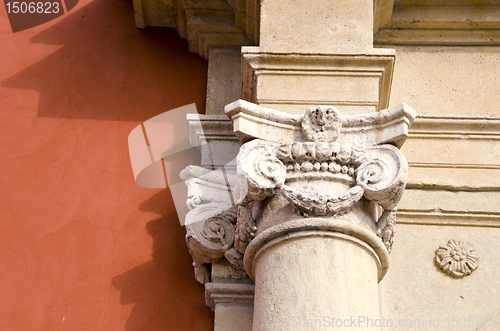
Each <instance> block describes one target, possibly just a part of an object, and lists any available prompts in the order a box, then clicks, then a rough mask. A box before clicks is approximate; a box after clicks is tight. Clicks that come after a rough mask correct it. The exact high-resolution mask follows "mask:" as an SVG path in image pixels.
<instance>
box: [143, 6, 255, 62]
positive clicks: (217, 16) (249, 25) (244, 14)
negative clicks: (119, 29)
mask: <svg viewBox="0 0 500 331" xmlns="http://www.w3.org/2000/svg"><path fill="white" fill-rule="evenodd" d="M259 10H260V5H259V1H258V0H228V1H226V0H203V1H197V0H165V1H161V2H158V1H155V0H134V12H135V22H136V26H137V27H138V28H144V27H146V26H161V27H170V28H176V29H177V32H178V33H179V35H180V36H181V37H182V38H185V39H187V40H188V44H189V50H190V51H191V52H194V53H199V54H200V56H202V57H204V58H208V50H209V48H210V47H228V46H234V47H241V46H244V45H255V44H256V43H257V41H258V38H259V16H260V12H259Z"/></svg>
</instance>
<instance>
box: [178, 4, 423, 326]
mask: <svg viewBox="0 0 500 331" xmlns="http://www.w3.org/2000/svg"><path fill="white" fill-rule="evenodd" d="M260 6H261V8H260V37H259V38H260V43H259V46H257V47H242V52H241V62H242V66H241V83H242V84H241V86H242V88H241V100H238V101H236V102H232V103H230V104H228V105H227V106H226V107H225V113H226V115H227V116H228V117H229V118H230V119H231V121H232V124H233V131H234V134H235V135H236V137H237V138H238V139H239V142H240V143H241V144H242V146H241V148H240V150H239V153H238V157H237V160H236V162H229V163H228V161H229V159H228V158H227V155H226V153H225V151H226V148H225V147H223V148H218V149H215V148H216V146H226V145H223V144H222V143H221V142H220V141H219V140H218V139H219V138H218V137H219V136H220V133H217V134H210V133H209V131H210V130H212V127H213V128H215V127H216V126H217V127H218V126H219V124H217V125H215V122H217V121H220V125H223V124H222V123H223V121H222V120H221V118H219V117H217V118H216V117H213V116H220V115H205V116H202V117H200V118H199V119H200V123H201V124H200V125H199V126H200V127H202V126H205V128H203V130H194V131H193V132H195V131H196V132H198V131H200V132H203V134H202V135H203V136H204V137H205V138H206V140H207V144H206V146H208V147H209V148H205V149H203V148H202V150H201V152H202V156H203V157H202V159H203V160H206V162H205V163H203V161H202V164H203V165H204V166H205V168H206V166H207V165H208V163H211V164H215V163H216V162H219V161H216V160H215V158H217V157H215V156H216V155H218V154H217V153H220V155H221V157H218V159H219V158H220V159H224V162H222V163H220V162H219V164H220V165H223V164H228V165H229V166H227V165H224V166H223V168H224V169H229V168H231V167H232V166H235V167H236V171H235V172H231V171H229V170H228V171H226V170H224V171H223V172H222V173H219V172H216V173H214V172H213V171H208V170H206V169H205V170H200V169H197V170H196V169H195V168H190V169H187V170H185V172H184V179H185V180H186V183H187V184H188V187H189V192H191V193H189V194H190V200H188V202H190V201H192V202H193V204H192V207H193V209H192V211H191V212H190V213H189V214H188V217H187V218H186V220H187V221H186V224H188V223H190V224H189V225H188V226H187V232H188V233H187V242H188V247H189V249H190V252H191V254H192V255H193V259H194V265H195V270H196V276H197V279H198V280H199V281H200V282H201V283H204V284H205V286H206V293H207V303H208V305H209V306H210V307H212V309H214V311H215V312H216V329H217V330H229V329H231V327H232V326H236V325H238V327H240V328H245V327H248V325H249V322H248V320H249V319H248V313H249V312H250V311H251V307H250V306H249V301H250V300H254V305H253V322H252V323H253V330H255V331H267V330H269V331H270V330H272V331H275V330H293V329H294V327H307V329H308V330H321V329H324V328H328V327H336V328H337V329H351V328H358V329H360V330H381V329H382V326H383V322H384V321H383V320H382V318H381V316H380V307H379V298H378V282H379V281H380V280H381V279H382V278H383V277H384V275H385V273H386V272H387V268H388V254H389V252H390V249H391V245H392V236H393V234H394V225H395V207H396V205H397V203H398V202H399V200H400V198H401V195H402V194H403V191H404V187H405V184H406V180H407V171H408V165H407V162H406V160H405V158H404V156H403V155H402V154H401V153H400V151H399V148H400V147H401V146H402V144H403V143H404V141H405V139H406V137H407V135H408V128H409V126H410V125H411V123H412V121H413V120H414V118H415V116H416V115H415V111H414V110H413V109H411V108H410V107H408V106H407V105H404V104H403V105H399V106H396V107H393V108H391V109H386V108H387V106H388V101H389V95H390V86H391V80H392V71H393V68H394V59H395V52H394V51H392V50H386V49H374V48H373V1H372V0H355V1H352V0H332V1H324V0H283V1H277V0H262V1H261V2H260ZM209 58H210V61H211V63H212V67H209V71H210V72H211V73H212V75H210V72H209V84H212V85H213V84H220V83H221V82H222V81H223V80H227V78H229V77H232V78H231V79H232V80H231V81H236V80H237V79H234V73H235V71H234V70H230V71H228V70H225V69H227V68H223V63H225V62H224V61H226V62H227V61H229V62H227V63H233V64H234V62H235V61H237V59H238V56H237V55H236V54H235V53H234V51H233V50H227V49H222V48H221V49H218V50H217V51H214V52H212V51H211V54H210V56H209ZM217 59H224V61H216V60H217ZM219 69H220V70H219ZM226 71H227V72H226ZM218 73H220V75H218ZM219 76H220V77H219ZM233 87H234V84H233ZM220 88H223V85H221V86H219V87H217V88H214V87H213V86H212V87H209V88H208V93H207V98H208V101H210V102H208V101H207V113H210V114H217V113H218V109H220V105H221V102H223V101H224V100H227V99H229V98H230V97H232V96H234V89H230V90H228V91H225V92H227V93H220ZM226 94H227V97H226ZM214 96H223V97H222V98H220V100H219V99H213V98H214ZM214 100H217V102H213V101H214ZM212 109H213V111H212ZM209 116H212V117H210V118H209ZM202 119H203V121H201V120H202ZM209 123H213V124H209ZM217 123H219V122H217ZM217 130H218V129H215V130H214V133H216V131H217ZM210 139H212V140H213V141H214V142H216V144H214V143H210V142H208V140H210ZM202 140H203V139H202ZM231 144H232V146H234V142H231ZM227 146H229V145H227ZM204 150H205V152H204ZM224 155H226V156H224ZM228 155H229V154H228ZM226 159H227V160H226ZM208 160H209V162H208ZM228 167H229V168H228ZM231 169H234V168H231ZM233 175H234V176H233ZM200 185H201V186H200ZM202 186H203V187H207V188H209V189H207V190H206V192H205V190H202V189H200V187H202ZM227 190H229V191H230V195H229V197H230V199H229V200H228V199H227V198H223V197H225V196H226V195H227V192H225V191H227ZM216 191H217V192H219V191H220V192H219V193H215V192H216ZM196 192H197V193H196ZM188 219H189V220H190V222H188ZM191 221H192V222H191ZM207 264H211V265H212V271H211V273H210V271H209V268H207ZM224 265H226V267H228V268H229V269H225V267H222V266H224ZM221 270H227V271H228V272H226V271H224V272H221ZM242 272H246V274H247V275H248V276H249V277H250V279H251V280H253V281H254V282H255V290H254V291H252V284H248V283H246V282H247V280H248V281H249V280H250V279H248V278H245V276H246V275H245V274H242V276H241V277H240V276H238V275H239V273H242ZM221 275H226V276H228V277H225V276H221ZM243 275H244V276H243ZM238 277H240V278H238ZM250 298H251V299H250ZM234 312H239V313H237V314H241V316H242V318H240V319H239V321H243V320H245V321H246V322H245V323H243V324H241V323H240V324H238V323H237V320H238V319H237V318H236V320H235V319H233V318H230V319H229V321H231V322H230V323H229V324H228V323H226V322H227V320H228V319H227V318H224V320H222V319H221V318H222V316H232V317H235V316H236V315H237V314H235V313H234Z"/></svg>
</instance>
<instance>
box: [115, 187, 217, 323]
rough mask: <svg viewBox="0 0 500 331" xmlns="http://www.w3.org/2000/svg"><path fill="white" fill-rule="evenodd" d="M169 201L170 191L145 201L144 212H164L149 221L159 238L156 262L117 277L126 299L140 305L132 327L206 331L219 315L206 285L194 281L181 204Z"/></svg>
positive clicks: (135, 309) (150, 230)
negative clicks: (204, 291) (209, 303)
mask: <svg viewBox="0 0 500 331" xmlns="http://www.w3.org/2000/svg"><path fill="white" fill-rule="evenodd" d="M167 201H172V197H171V195H170V191H169V190H168V189H165V190H161V191H160V192H158V193H157V194H155V195H154V196H152V197H151V198H150V199H148V200H146V201H145V202H143V203H142V204H141V205H140V210H141V211H145V212H156V213H161V217H160V218H158V219H155V220H152V221H150V222H148V223H147V225H146V230H147V232H148V234H149V235H150V236H151V237H153V253H152V257H153V260H151V261H149V262H146V263H143V264H141V265H138V266H136V267H134V268H133V269H130V270H128V271H126V272H124V273H122V274H119V275H117V276H116V277H114V278H113V280H112V284H113V286H114V287H115V288H116V289H118V290H119V291H120V292H121V294H120V303H121V304H122V305H126V304H132V303H135V305H134V307H133V309H132V312H131V314H130V316H129V318H128V320H127V323H126V326H125V330H126V331H157V330H158V331H160V330H162V331H164V330H204V329H206V327H207V323H210V321H211V320H212V318H213V317H212V313H211V312H210V310H209V309H208V308H207V307H206V305H205V302H204V301H203V298H201V300H200V297H199V290H200V286H201V285H199V284H197V283H196V282H195V281H194V273H193V267H192V266H191V264H190V263H189V261H191V256H190V255H189V253H188V250H187V247H186V244H185V239H184V237H185V235H186V231H185V228H184V227H181V226H179V221H178V219H177V214H176V211H175V208H174V207H173V204H168V205H169V206H167V204H166V202H167ZM166 327H168V328H166ZM211 329H213V326H212V327H211Z"/></svg>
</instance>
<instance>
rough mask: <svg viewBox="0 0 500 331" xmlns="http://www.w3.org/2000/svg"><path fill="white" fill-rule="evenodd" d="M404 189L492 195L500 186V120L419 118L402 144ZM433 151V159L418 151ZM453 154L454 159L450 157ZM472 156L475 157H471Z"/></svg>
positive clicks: (472, 116)
mask: <svg viewBox="0 0 500 331" xmlns="http://www.w3.org/2000/svg"><path fill="white" fill-rule="evenodd" d="M405 150H406V151H408V152H407V155H408V163H409V165H410V168H412V171H411V172H410V178H409V179H408V185H407V188H409V189H424V190H451V191H467V192H479V191H482V192H493V191H499V187H500V157H499V155H500V117H499V116H497V115H491V116H487V115H486V116H485V115H477V114H470V115H419V117H418V118H417V119H416V120H415V122H414V124H413V125H412V127H411V130H410V135H409V138H408V141H407V142H406V145H405ZM425 150H433V151H434V153H435V154H433V157H432V159H428V157H426V155H424V154H422V153H421V151H425ZM449 151H453V153H454V154H455V156H454V157H450V156H449V155H450V152H449ZM470 155H474V157H470Z"/></svg>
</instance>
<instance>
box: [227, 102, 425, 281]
mask: <svg viewBox="0 0 500 331" xmlns="http://www.w3.org/2000/svg"><path fill="white" fill-rule="evenodd" d="M257 107H258V108H257ZM226 113H227V114H228V116H229V117H230V118H231V119H232V120H233V123H235V131H238V130H239V131H240V135H239V137H240V140H241V141H242V142H245V143H244V145H243V146H242V147H241V149H240V153H239V155H238V161H237V164H238V176H239V177H240V178H242V179H240V180H239V181H240V182H243V183H244V184H245V185H242V187H241V190H242V192H240V195H242V196H246V202H245V204H246V205H248V204H249V203H250V202H251V201H262V202H263V204H266V203H268V202H269V198H273V197H276V196H282V197H283V198H284V199H285V200H286V202H288V204H289V205H290V207H291V210H293V211H294V212H295V213H296V214H297V215H299V216H303V217H341V216H342V215H345V214H348V213H350V212H351V211H353V208H354V207H355V206H358V205H359V204H362V205H363V204H366V203H368V202H369V201H372V202H373V203H375V204H377V205H378V206H380V207H381V208H382V210H383V212H382V213H381V216H380V218H379V220H378V222H377V220H376V221H375V222H376V223H378V224H376V225H373V232H374V233H376V234H377V235H378V236H379V237H380V238H381V239H382V241H383V243H384V245H385V246H386V248H387V250H388V251H390V250H391V247H392V238H393V235H394V225H395V213H394V210H395V207H396V205H397V203H398V202H399V200H400V199H401V196H402V194H403V191H404V187H405V185H406V181H407V173H408V164H407V162H406V159H405V157H404V156H403V155H402V154H401V152H400V151H399V147H400V146H401V145H402V144H403V142H404V140H405V139H406V135H407V129H408V126H409V125H411V122H412V121H413V119H414V118H415V112H414V111H413V110H412V109H411V108H409V107H408V106H406V105H402V106H398V107H395V108H392V109H388V110H383V111H381V112H379V113H376V114H366V115H358V116H351V117H343V116H342V115H341V114H340V113H339V111H338V110H337V109H336V108H335V107H333V106H318V107H311V108H309V109H307V110H306V112H305V114H304V115H302V116H297V115H290V114H287V113H283V112H280V111H276V110H272V109H266V108H263V107H259V106H256V105H253V104H250V103H248V102H244V101H241V100H240V101H238V102H235V103H233V104H231V105H228V106H227V107H226ZM248 115H251V116H252V118H250V116H248ZM256 123H258V124H259V127H262V126H263V127H264V130H258V131H256V130H254V129H253V126H254V125H255V124H256ZM266 131H267V132H266ZM405 132H406V134H405ZM381 137H383V138H382V139H381ZM360 206H361V205H360ZM360 208H361V207H360ZM358 209H359V208H358ZM255 214H256V213H255V212H254V213H253V214H252V213H250V212H246V214H245V216H241V219H246V221H245V222H243V221H241V222H240V218H238V224H240V223H241V226H239V227H238V231H239V233H238V236H239V237H241V238H244V240H243V242H244V244H243V245H239V244H237V247H238V250H239V252H240V253H245V251H244V248H245V247H246V246H248V243H249V240H251V239H252V238H253V237H254V236H255V234H256V231H257V228H258V227H257V226H256V223H255V222H256V220H257V219H258V217H256V215H255ZM379 215H380V214H379ZM252 216H253V217H252ZM257 221H258V220H257ZM367 226H370V224H367ZM257 232H258V231H257ZM237 241H238V239H237ZM247 271H248V269H247Z"/></svg>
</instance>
